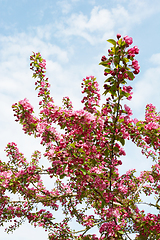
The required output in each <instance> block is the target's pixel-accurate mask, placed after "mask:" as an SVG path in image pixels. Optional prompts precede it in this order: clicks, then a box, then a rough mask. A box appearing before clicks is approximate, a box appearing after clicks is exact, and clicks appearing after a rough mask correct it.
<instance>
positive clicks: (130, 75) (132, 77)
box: [127, 71, 134, 80]
mask: <svg viewBox="0 0 160 240" xmlns="http://www.w3.org/2000/svg"><path fill="white" fill-rule="evenodd" d="M127 74H128V76H129V77H130V78H131V79H132V80H133V79H134V74H133V73H132V72H130V71H127Z"/></svg>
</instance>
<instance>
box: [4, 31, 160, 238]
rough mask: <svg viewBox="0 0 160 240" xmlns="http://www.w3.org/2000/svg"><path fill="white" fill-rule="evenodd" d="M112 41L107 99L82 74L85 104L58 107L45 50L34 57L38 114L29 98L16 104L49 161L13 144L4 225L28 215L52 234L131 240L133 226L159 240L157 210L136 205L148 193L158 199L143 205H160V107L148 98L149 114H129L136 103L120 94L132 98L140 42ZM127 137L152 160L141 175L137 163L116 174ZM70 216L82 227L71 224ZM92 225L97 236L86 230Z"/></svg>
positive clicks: (68, 103) (17, 115) (16, 112)
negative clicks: (45, 178)
mask: <svg viewBox="0 0 160 240" xmlns="http://www.w3.org/2000/svg"><path fill="white" fill-rule="evenodd" d="M108 42H109V43H111V44H112V47H111V48H110V49H109V50H108V56H107V57H106V56H102V58H101V62H100V65H101V66H103V67H104V76H105V78H106V79H105V81H104V92H103V95H104V96H105V102H104V103H103V105H102V106H100V98H101V95H100V90H99V85H98V82H97V81H96V78H95V77H94V76H88V77H86V78H84V79H83V81H82V84H81V87H82V93H83V94H84V97H83V99H82V103H83V105H84V107H83V109H81V110H74V108H73V106H72V102H71V100H70V99H69V97H64V98H63V105H62V106H61V107H60V106H56V105H55V103H54V100H53V98H52V97H51V95H50V84H49V81H48V78H47V77H46V75H45V73H46V71H45V70H46V61H45V60H44V59H43V58H42V56H41V54H40V53H34V52H33V54H32V56H31V57H30V60H31V63H30V68H31V70H32V71H33V78H34V79H35V86H36V88H35V89H36V90H37V91H38V97H39V98H40V101H39V109H40V112H39V116H38V117H37V116H35V115H34V110H33V107H32V105H31V104H30V103H29V100H27V99H26V98H25V99H24V100H21V101H19V102H18V103H15V104H13V106H12V108H13V111H14V116H15V118H16V120H15V121H17V122H19V123H20V124H21V125H22V126H23V131H24V133H25V134H28V135H34V137H35V138H40V139H41V144H42V145H43V146H44V147H45V153H44V156H43V157H44V159H45V160H44V161H48V163H49V167H47V168H44V167H41V166H40V163H39V160H40V158H41V153H40V152H39V151H35V152H34V153H33V154H32V155H31V159H30V160H29V161H27V160H26V158H25V157H24V155H23V153H21V152H20V151H19V149H18V147H17V145H16V144H15V143H13V142H11V143H8V145H7V147H6V149H5V151H6V154H7V156H8V158H9V160H8V162H7V163H5V162H2V161H0V203H1V204H0V225H1V226H3V225H4V224H5V223H6V222H10V224H11V225H10V226H9V227H8V228H7V229H6V231H7V232H10V231H13V230H15V229H16V228H17V227H19V226H20V225H21V224H22V223H23V222H24V221H25V220H27V221H28V222H29V223H31V224H32V225H33V226H34V227H43V228H44V229H45V231H47V232H48V238H49V239H50V240H56V239H59V240H63V239H66V240H71V239H76V240H82V239H83V240H89V239H94V240H98V239H99V240H101V239H116V240H120V239H131V237H130V235H131V234H132V233H135V234H136V237H135V239H136V240H143V239H148V240H151V239H157V240H158V239H160V214H158V213H157V214H153V213H145V211H144V210H140V208H139V204H141V203H144V202H143V199H142V198H141V194H142V193H143V194H145V195H146V196H150V195H154V197H155V201H154V202H152V203H150V202H148V203H144V204H148V205H149V206H152V207H153V208H155V209H156V210H157V212H158V211H159V209H160V205H159V200H160V183H159V180H160V159H159V154H160V114H159V113H158V112H156V108H155V106H153V105H152V104H148V105H147V106H146V110H145V120H143V121H142V120H138V119H133V118H132V110H131V109H130V108H129V106H127V104H123V101H124V100H131V99H132V94H133V92H132V87H131V86H130V85H129V83H130V82H131V81H133V80H134V78H135V76H136V75H137V74H138V73H139V72H140V66H139V63H138V61H137V60H136V59H135V57H136V55H137V54H138V53H139V49H138V47H137V46H134V47H131V45H132V43H133V39H132V38H131V37H128V36H125V37H121V35H120V34H117V39H116V40H114V39H109V40H108ZM125 102H126V101H125ZM56 126H58V128H59V129H61V130H60V131H58V130H57V129H58V128H57V127H56ZM126 140H130V141H132V142H133V143H134V144H135V145H136V146H137V147H139V148H141V151H142V154H143V155H145V157H146V160H147V158H152V159H153V165H152V166H151V168H150V170H148V171H146V170H145V171H142V172H141V173H140V175H139V176H136V175H135V172H136V170H135V169H131V170H128V171H127V172H126V173H125V174H120V173H119V166H120V165H122V164H123V161H122V157H123V156H125V155H126V153H125V150H124V146H125V142H126ZM126 157H127V156H126ZM135 167H136V166H135ZM43 175H47V176H48V177H49V179H50V181H51V182H53V183H54V188H53V189H51V190H49V189H48V188H47V186H45V184H44V182H43V177H42V176H43ZM8 193H11V194H15V195H16V194H18V195H19V196H20V198H19V200H15V201H13V200H12V199H11V197H10V195H9V194H8ZM89 209H91V211H92V214H88V210H89ZM58 211H63V220H62V221H61V222H58V221H57V220H56V216H57V215H56V214H57V213H56V212H58ZM72 219H75V220H76V222H77V223H78V224H79V225H80V226H81V229H80V230H76V229H72V227H71V225H70V222H71V221H72ZM95 227H97V229H98V231H99V234H98V235H97V234H96V233H97V231H96V232H95V233H94V234H91V233H90V232H89V231H90V230H92V229H95Z"/></svg>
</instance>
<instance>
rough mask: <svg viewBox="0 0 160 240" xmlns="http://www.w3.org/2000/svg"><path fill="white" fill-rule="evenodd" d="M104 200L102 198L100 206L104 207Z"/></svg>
mask: <svg viewBox="0 0 160 240" xmlns="http://www.w3.org/2000/svg"><path fill="white" fill-rule="evenodd" d="M104 205H105V201H104V200H103V199H102V203H101V208H104Z"/></svg>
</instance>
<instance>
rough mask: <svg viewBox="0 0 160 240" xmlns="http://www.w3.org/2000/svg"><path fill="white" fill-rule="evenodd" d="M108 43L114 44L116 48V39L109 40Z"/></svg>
mask: <svg viewBox="0 0 160 240" xmlns="http://www.w3.org/2000/svg"><path fill="white" fill-rule="evenodd" d="M107 42H109V43H111V44H113V45H114V46H115V45H116V41H115V40H114V39H108V40H107Z"/></svg>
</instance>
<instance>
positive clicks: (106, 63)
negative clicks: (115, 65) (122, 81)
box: [99, 61, 110, 68]
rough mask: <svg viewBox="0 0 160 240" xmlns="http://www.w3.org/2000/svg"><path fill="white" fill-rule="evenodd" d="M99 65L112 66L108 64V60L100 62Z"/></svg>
mask: <svg viewBox="0 0 160 240" xmlns="http://www.w3.org/2000/svg"><path fill="white" fill-rule="evenodd" d="M99 65H102V66H104V67H108V68H110V65H109V64H108V61H107V62H105V61H104V62H100V63H99Z"/></svg>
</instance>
